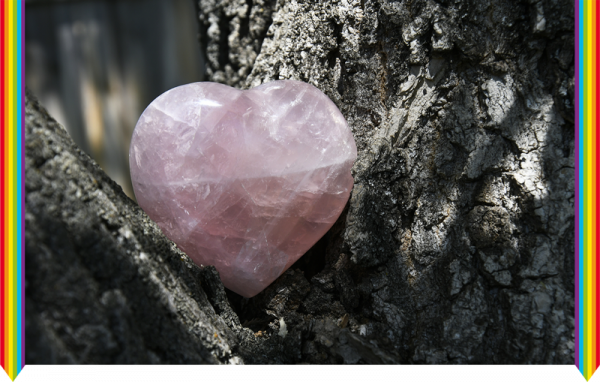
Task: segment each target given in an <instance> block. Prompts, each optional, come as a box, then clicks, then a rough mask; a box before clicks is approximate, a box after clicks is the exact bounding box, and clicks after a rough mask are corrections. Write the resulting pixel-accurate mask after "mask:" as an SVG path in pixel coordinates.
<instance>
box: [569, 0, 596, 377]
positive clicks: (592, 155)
mask: <svg viewBox="0 0 600 382" xmlns="http://www.w3.org/2000/svg"><path fill="white" fill-rule="evenodd" d="M597 20H600V7H599V6H598V2H597V1H596V0H576V1H575V365H576V366H577V368H578V369H579V371H580V372H581V374H582V375H583V376H584V378H585V379H587V380H589V379H590V378H591V377H592V375H593V374H594V372H595V371H596V369H597V368H598V364H599V363H600V351H598V345H599V344H600V331H599V330H598V319H599V318H600V304H599V303H598V297H600V293H599V290H598V287H599V283H598V278H597V276H598V274H600V262H599V261H598V241H597V237H598V234H599V233H600V222H598V217H600V203H598V191H599V189H600V187H599V186H600V184H599V182H600V177H599V176H598V170H599V169H600V166H599V165H600V156H599V155H598V148H599V147H600V134H598V122H599V120H598V109H599V107H600V96H598V91H599V90H600V76H599V73H598V64H599V62H600V49H599V46H598V45H599V42H600V28H599V27H598V25H597Z"/></svg>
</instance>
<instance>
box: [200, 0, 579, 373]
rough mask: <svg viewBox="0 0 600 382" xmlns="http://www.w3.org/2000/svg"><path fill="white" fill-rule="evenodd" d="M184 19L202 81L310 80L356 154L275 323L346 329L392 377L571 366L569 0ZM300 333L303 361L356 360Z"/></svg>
mask: <svg viewBox="0 0 600 382" xmlns="http://www.w3.org/2000/svg"><path fill="white" fill-rule="evenodd" d="M199 5H200V6H199V9H200V22H201V26H202V27H203V31H204V33H203V34H202V35H203V36H205V38H204V40H203V41H202V42H203V47H204V49H205V54H206V57H207V63H208V75H209V78H210V80H212V81H219V82H223V83H226V84H228V85H232V86H236V87H240V88H249V87H254V86H257V85H260V84H262V83H265V82H268V81H273V80H278V79H295V80H301V81H305V82H309V83H311V84H313V85H315V86H317V87H318V88H319V89H321V90H322V91H323V92H325V93H326V94H327V95H328V96H329V97H330V98H331V99H332V100H333V101H334V102H335V103H336V104H337V106H338V107H339V108H340V110H341V111H342V113H343V114H344V116H345V117H346V119H347V120H348V122H349V124H350V126H351V128H352V131H353V133H354V137H355V139H356V143H357V146H358V159H357V161H356V164H355V166H354V169H353V175H354V179H355V185H354V190H353V193H352V197H351V200H350V202H349V208H348V212H347V214H346V215H344V216H342V217H341V218H340V221H339V222H338V223H339V227H337V230H335V232H331V233H330V234H329V235H328V236H327V237H326V238H325V239H324V240H323V242H321V243H320V248H321V250H320V251H321V252H320V253H319V254H313V256H312V257H310V259H309V260H310V262H312V267H311V268H310V271H311V272H306V271H305V273H304V281H303V282H304V284H306V286H305V288H306V290H307V291H308V292H307V293H306V295H305V296H303V297H302V298H301V299H300V300H299V305H298V304H295V303H294V305H293V306H290V303H289V301H288V303H287V305H285V306H284V307H283V308H282V310H281V312H276V314H275V315H277V316H281V315H282V316H283V317H284V318H285V320H286V322H287V321H288V316H287V315H290V316H291V317H290V318H289V320H290V321H293V322H299V323H303V322H306V321H307V320H310V317H311V316H312V317H313V319H315V318H319V319H321V318H322V319H325V320H327V319H331V320H333V322H336V320H339V319H342V317H348V319H347V321H348V327H349V329H350V333H358V334H359V336H360V335H361V333H362V334H364V336H362V337H360V338H363V339H367V340H368V341H367V342H369V343H371V344H376V345H374V346H375V347H377V348H378V349H380V350H381V351H383V352H384V353H385V354H386V355H388V356H389V358H390V360H391V361H392V362H401V363H411V362H416V363H572V362H573V349H574V332H573V312H574V296H573V293H574V291H573V272H574V266H573V259H574V257H573V253H574V249H573V248H574V223H573V218H574V212H573V211H574V209H573V203H574V159H573V151H574V126H573V116H574V109H573V78H574V67H573V57H574V54H573V52H574V45H573V43H574V36H573V30H574V29H573V20H574V15H573V9H574V7H573V3H572V1H559V2H556V1H546V0H542V1H533V0H530V1H518V0H511V1H508V0H505V1H502V0H501V1H494V2H486V1H451V0H445V1H438V2H434V1H418V0H417V1H395V2H392V1H372V0H364V1H351V0H342V1H335V2H308V1H269V0H262V1H244V0H231V1H223V2H217V1H211V0H200V1H199ZM318 256H321V257H322V258H323V259H319V258H318ZM319 261H321V262H322V263H319ZM315 267H316V269H315ZM290 289H293V288H292V287H290ZM265 297H266V295H265ZM274 298H275V300H276V299H277V298H279V297H278V295H277V294H275V297H274ZM267 300H268V299H267ZM323 301H327V302H328V303H327V304H320V303H321V302H323ZM269 303H270V302H269V301H265V302H263V303H262V305H261V304H258V305H259V306H258V310H260V309H262V310H269ZM297 305H298V307H297V308H295V307H296V306H297ZM270 310H271V311H272V309H270ZM240 313H241V314H242V319H244V317H243V316H244V314H245V312H244V311H240ZM346 315H347V316H346ZM342 321H343V322H345V321H346V319H345V318H343V319H342ZM289 327H290V325H288V331H290V333H294V328H293V327H292V329H290V328H289ZM315 333H316V335H315V336H314V339H313V337H312V334H315ZM312 334H311V335H308V337H307V339H306V340H304V341H303V352H302V356H301V358H302V360H304V361H308V362H338V361H342V359H343V361H346V362H355V361H357V360H358V359H359V357H358V356H353V355H348V354H347V353H344V351H345V350H342V349H344V346H346V345H347V344H349V343H350V342H345V341H346V339H343V338H342V337H339V336H338V337H337V338H333V337H335V336H330V337H331V338H329V337H328V338H327V340H324V339H323V338H324V337H323V336H320V334H319V332H318V330H317V329H315V326H313V329H312ZM330 342H332V343H333V345H330ZM335 348H337V350H332V349H335ZM352 354H354V353H352ZM360 359H362V360H363V361H365V362H373V361H374V360H372V359H369V358H368V357H362V358H360ZM381 361H383V358H382V359H381Z"/></svg>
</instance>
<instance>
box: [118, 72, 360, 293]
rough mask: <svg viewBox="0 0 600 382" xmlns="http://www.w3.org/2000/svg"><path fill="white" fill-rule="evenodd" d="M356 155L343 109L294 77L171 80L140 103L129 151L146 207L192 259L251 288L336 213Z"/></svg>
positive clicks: (273, 274) (240, 288)
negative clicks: (243, 84) (239, 83)
mask: <svg viewBox="0 0 600 382" xmlns="http://www.w3.org/2000/svg"><path fill="white" fill-rule="evenodd" d="M355 159H356V144H355V143H354V138H353V137H352V132H351V131H350V129H349V127H348V124H347V123H346V120H345V119H344V117H343V116H342V114H341V113H340V111H339V110H338V108H337V107H336V106H335V104H334V103H333V102H331V100H330V99H329V98H327V96H326V95H325V94H323V93H322V92H321V91H319V90H318V89H317V88H315V87H314V86H312V85H309V84H305V83H303V82H298V81H275V82H271V83H267V84H264V85H261V86H259V87H256V88H254V89H250V90H245V91H241V90H237V89H234V88H231V87H228V86H225V85H221V84H217V83H210V82H199V83H193V84H189V85H184V86H180V87H177V88H174V89H171V90H169V91H167V92H166V93H164V94H162V95H161V96H160V97H158V98H157V99H155V100H154V101H153V102H152V103H151V104H150V105H149V106H148V108H147V109H146V110H145V111H144V113H143V114H142V116H141V117H140V119H139V121H138V123H137V125H136V127H135V131H134V132H133V137H132V139H131V147H130V150H129V164H130V168H131V180H132V182H133V189H134V191H135V196H136V198H137V201H138V203H139V205H140V206H141V207H142V208H143V209H144V211H146V213H147V214H148V215H149V216H150V218H152V219H153V220H154V221H155V222H156V223H157V224H158V225H159V227H160V228H161V229H162V230H163V232H164V233H165V234H166V235H167V236H168V237H169V238H170V239H171V240H173V241H174V242H175V243H176V244H177V245H178V246H179V247H180V248H181V249H182V250H183V251H184V252H185V253H187V255H188V256H190V258H192V260H194V262H196V264H200V265H214V266H215V267H216V268H217V270H218V271H219V273H220V275H221V280H222V281H223V284H224V285H225V286H226V287H227V288H229V289H231V290H233V291H234V292H236V293H239V294H241V295H242V296H246V297H252V296H254V295H256V294H257V293H259V292H260V291H262V290H263V289H264V288H266V287H267V286H268V285H269V284H271V283H272V282H273V281H274V280H275V279H276V278H277V277H279V276H280V275H281V274H282V273H283V272H284V271H285V270H286V269H288V268H289V267H290V266H291V265H292V264H293V263H294V262H295V261H296V260H298V259H299V258H300V257H301V256H302V255H303V254H304V253H305V252H306V251H307V250H308V249H310V247H311V246H313V245H314V244H315V243H316V242H317V240H319V239H320V238H321V237H322V236H323V235H324V234H325V233H326V232H327V230H328V229H329V228H330V227H331V226H332V225H333V223H335V221H336V220H337V218H338V217H339V215H340V214H341V212H342V210H343V209H344V206H345V204H346V202H347V201H348V197H349V195H350V190H351V189H352V185H353V182H354V181H353V179H352V175H351V174H350V169H351V167H352V165H353V163H354V160H355Z"/></svg>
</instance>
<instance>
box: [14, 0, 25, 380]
mask: <svg viewBox="0 0 600 382" xmlns="http://www.w3.org/2000/svg"><path fill="white" fill-rule="evenodd" d="M22 5H23V4H22V0H19V1H18V2H17V4H16V8H17V33H16V38H17V102H18V104H17V123H16V128H17V131H16V133H17V161H16V162H17V176H16V178H17V184H16V187H17V200H16V202H17V221H16V222H15V223H16V224H15V225H16V226H17V243H16V248H17V251H16V253H15V256H16V259H15V260H16V262H17V274H16V280H17V290H16V293H17V333H16V339H17V349H16V351H17V354H16V361H17V365H16V371H17V373H16V375H19V373H20V372H21V365H22V361H23V359H22V354H21V350H22V341H23V340H24V338H22V337H21V334H22V319H23V316H22V314H21V313H22V307H23V305H22V304H23V297H24V296H23V295H22V293H21V292H22V282H23V281H22V280H21V276H22V272H21V270H22V264H21V263H22V261H23V256H21V254H22V253H23V245H22V241H21V239H22V235H23V232H21V230H22V227H23V225H22V224H21V219H22V217H23V215H22V209H23V205H22V203H21V196H22V190H21V183H22V182H23V177H22V176H21V170H22V153H23V151H22V144H23V141H22V138H21V131H22V129H23V125H22V123H21V122H22V119H21V118H22V114H23V110H22V108H21V106H22V104H23V101H22V99H23V98H22V97H23V91H22V87H21V85H22V79H23V77H22V74H23V73H22V67H21V64H22V55H21V53H22V49H23V46H22V35H23V29H22V27H23V25H22V22H21V16H22V15H21V12H22V11H23V10H22Z"/></svg>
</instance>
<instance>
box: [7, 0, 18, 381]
mask: <svg viewBox="0 0 600 382" xmlns="http://www.w3.org/2000/svg"><path fill="white" fill-rule="evenodd" d="M14 12H15V7H14V1H13V0H9V1H8V91H9V97H8V126H7V130H8V141H7V142H6V144H7V149H8V163H7V164H8V166H7V167H8V168H7V169H8V174H7V175H8V176H7V180H8V184H7V191H8V206H7V207H8V219H7V220H8V221H7V223H8V235H7V241H8V253H7V255H8V259H9V260H8V272H7V274H8V296H9V297H8V312H7V313H8V344H9V345H8V346H9V349H8V364H7V368H8V370H7V374H8V375H9V377H10V378H11V379H13V380H14V378H15V377H16V375H15V367H14V366H15V320H14V310H15V308H14V307H15V277H14V276H15V274H14V271H13V269H14V266H15V261H14V260H15V259H14V240H13V234H14V224H13V223H14V218H13V207H14V195H13V191H14V190H13V188H14V187H13V184H12V180H13V176H14V175H13V172H14V169H13V167H14V166H13V163H14V152H13V151H14V150H13V145H12V141H13V136H14V126H15V115H14V107H15V102H14V101H15V100H14V94H13V93H14V88H15V85H14V82H15V81H14V77H15V65H14V64H15V54H14V52H15V44H14V31H15V16H14Z"/></svg>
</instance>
